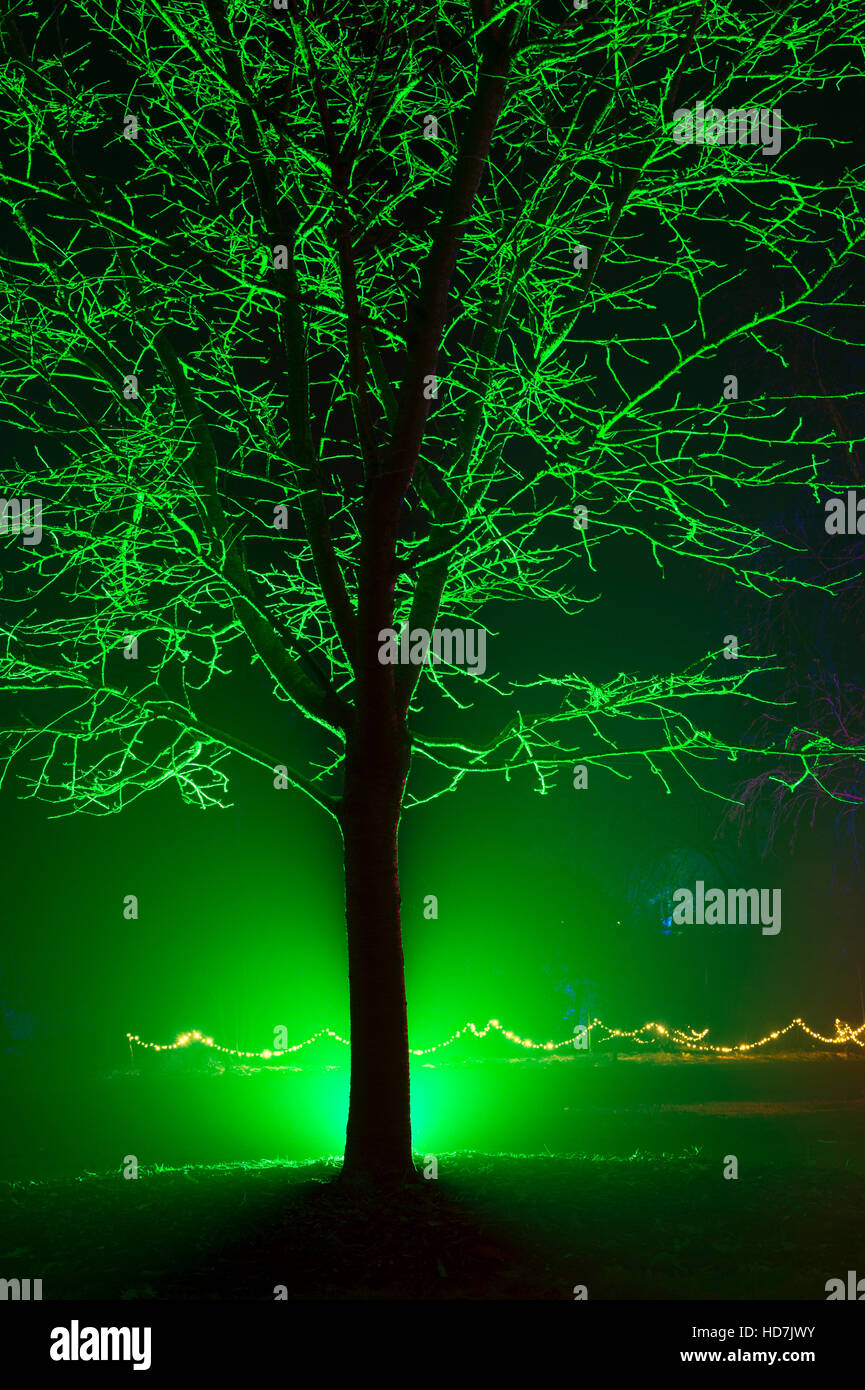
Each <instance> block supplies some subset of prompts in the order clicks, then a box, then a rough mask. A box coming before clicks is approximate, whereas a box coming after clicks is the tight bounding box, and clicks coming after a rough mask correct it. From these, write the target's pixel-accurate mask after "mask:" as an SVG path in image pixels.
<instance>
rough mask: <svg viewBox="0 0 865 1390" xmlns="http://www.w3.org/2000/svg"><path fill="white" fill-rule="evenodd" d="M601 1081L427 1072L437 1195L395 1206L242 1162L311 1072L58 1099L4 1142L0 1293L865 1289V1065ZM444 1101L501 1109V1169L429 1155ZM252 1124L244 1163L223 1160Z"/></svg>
mask: <svg viewBox="0 0 865 1390" xmlns="http://www.w3.org/2000/svg"><path fill="white" fill-rule="evenodd" d="M598 1061H599V1064H598V1065H595V1064H594V1061H593V1060H591V1059H580V1060H579V1062H576V1063H573V1064H569V1063H567V1062H565V1061H564V1060H562V1061H561V1062H559V1063H557V1062H555V1061H553V1060H552V1059H550V1060H546V1059H545V1060H542V1061H535V1060H530V1061H526V1062H522V1061H521V1062H520V1063H518V1064H516V1065H515V1064H509V1063H508V1062H507V1061H499V1062H496V1061H493V1060H489V1061H487V1062H484V1063H482V1064H479V1065H477V1066H474V1067H472V1066H471V1065H463V1066H462V1067H459V1066H456V1067H453V1068H451V1069H450V1071H451V1072H452V1075H450V1077H449V1075H448V1071H449V1069H448V1068H447V1067H442V1068H437V1069H436V1070H437V1071H439V1072H441V1076H440V1077H437V1078H436V1085H435V1086H434V1087H433V1088H432V1092H430V1093H429V1094H427V1097H426V1102H427V1111H428V1114H429V1117H430V1123H429V1128H428V1132H427V1133H426V1135H425V1136H424V1143H423V1147H422V1149H421V1150H420V1151H419V1155H418V1157H419V1162H421V1163H422V1161H423V1156H424V1154H430V1153H434V1155H435V1157H436V1159H437V1162H438V1177H437V1178H436V1179H435V1180H432V1179H430V1180H427V1181H425V1182H424V1183H423V1184H422V1185H420V1186H419V1187H418V1188H416V1189H409V1190H406V1191H404V1192H402V1193H400V1194H398V1195H393V1194H392V1195H391V1196H390V1197H388V1198H387V1199H383V1198H382V1197H380V1196H375V1195H373V1196H371V1197H368V1198H366V1199H364V1198H362V1197H359V1196H357V1195H356V1194H350V1193H345V1192H342V1191H341V1190H340V1189H339V1188H338V1187H337V1186H335V1185H334V1183H333V1181H332V1179H333V1177H334V1175H335V1174H336V1173H337V1172H338V1169H339V1163H338V1161H337V1160H335V1159H331V1160H328V1161H318V1162H312V1163H304V1162H299V1161H297V1160H289V1159H287V1158H285V1156H284V1155H283V1157H282V1158H280V1159H279V1160H276V1161H274V1160H268V1159H265V1158H262V1157H261V1156H260V1155H258V1154H255V1153H253V1152H252V1150H254V1149H256V1148H259V1147H260V1146H261V1145H262V1143H266V1134H265V1131H266V1129H267V1127H268V1125H270V1124H275V1123H276V1122H277V1120H278V1117H279V1115H280V1112H281V1106H280V1105H279V1104H277V1105H270V1106H267V1105H265V1104H264V1101H263V1098H264V1097H265V1096H267V1097H269V1099H270V1101H273V1100H274V1097H275V1096H279V1097H282V1098H283V1099H284V1098H285V1097H286V1096H287V1095H290V1094H291V1091H292V1087H295V1088H296V1087H297V1086H298V1084H299V1078H300V1074H298V1073H283V1074H281V1075H273V1074H270V1075H267V1076H262V1075H260V1074H259V1075H254V1076H243V1077H237V1076H235V1077H233V1078H232V1079H231V1081H230V1087H231V1088H232V1094H231V1096H230V1097H229V1098H228V1099H226V1093H225V1091H224V1090H220V1091H217V1092H214V1089H213V1088H214V1087H221V1086H225V1084H226V1080H225V1078H224V1077H218V1076H214V1075H213V1074H211V1073H208V1072H201V1073H196V1071H195V1069H194V1068H193V1070H192V1071H191V1072H190V1073H189V1074H186V1075H183V1076H181V1075H179V1074H177V1073H172V1074H171V1075H156V1074H151V1075H149V1076H143V1075H137V1076H136V1075H127V1076H126V1077H122V1076H119V1075H115V1076H114V1077H112V1078H110V1080H106V1081H105V1084H104V1086H103V1087H102V1088H101V1089H100V1088H96V1089H95V1090H94V1089H93V1088H92V1087H91V1088H88V1089H86V1091H85V1090H83V1089H82V1091H81V1093H80V1094H78V1095H76V1092H75V1091H74V1088H73V1089H72V1090H71V1091H70V1089H69V1087H68V1086H67V1087H66V1088H65V1090H64V1097H65V1099H64V1101H63V1103H61V1102H60V1099H59V1095H58V1097H57V1104H55V1105H54V1106H53V1107H51V1109H52V1113H51V1115H50V1116H48V1115H45V1114H43V1117H42V1124H41V1132H40V1126H39V1125H35V1126H34V1125H33V1124H31V1125H30V1127H29V1133H27V1134H25V1133H22V1130H21V1127H20V1126H17V1125H15V1124H14V1123H13V1124H12V1125H11V1126H10V1131H7V1132H11V1134H12V1135H13V1136H17V1142H18V1148H17V1151H16V1149H15V1146H14V1144H13V1147H12V1149H11V1150H8V1151H7V1157H6V1169H5V1170H4V1171H5V1176H6V1179H7V1180H6V1181H5V1182H4V1183H3V1184H2V1189H3V1190H2V1214H0V1230H2V1238H0V1266H2V1273H3V1275H4V1276H5V1277H11V1276H12V1275H13V1274H14V1275H16V1276H17V1277H20V1278H26V1277H28V1276H29V1277H31V1278H41V1279H42V1280H43V1297H44V1298H59V1299H67V1298H68V1299H88V1298H126V1299H152V1298H158V1299H184V1298H188V1299H202V1298H204V1299H217V1300H223V1299H225V1300H238V1299H256V1300H272V1299H273V1298H274V1297H275V1296H276V1294H275V1293H274V1290H275V1289H276V1288H277V1287H278V1286H284V1287H285V1290H286V1293H287V1296H288V1298H290V1299H316V1298H336V1299H345V1298H354V1299H358V1298H359V1299H364V1298H366V1299H376V1298H400V1299H406V1298H410V1299H443V1298H444V1299H454V1298H457V1299H497V1298H498V1299H500V1298H531V1299H573V1297H574V1287H575V1286H576V1285H585V1286H586V1287H587V1290H588V1296H589V1298H592V1299H611V1298H634V1299H685V1298H723V1299H784V1298H793V1299H816V1300H824V1299H825V1297H826V1294H825V1284H826V1281H827V1279H830V1278H837V1277H840V1278H843V1279H845V1280H846V1276H847V1271H848V1270H849V1269H857V1270H858V1272H859V1276H860V1277H861V1276H862V1275H865V1250H863V1247H862V1243H861V1232H862V1230H863V1228H865V1221H863V1217H865V1184H863V1175H865V1145H863V1138H865V1059H863V1057H862V1056H861V1055H857V1056H856V1057H851V1058H845V1057H841V1056H837V1055H835V1056H825V1057H824V1056H803V1057H786V1058H785V1057H781V1058H774V1059H770V1060H764V1059H757V1058H749V1059H726V1060H715V1061H712V1062H708V1063H707V1062H705V1061H703V1060H695V1061H691V1062H688V1061H686V1060H684V1059H671V1058H663V1057H657V1056H655V1057H647V1056H643V1057H640V1058H638V1059H636V1058H635V1059H631V1060H629V1059H621V1060H619V1061H618V1062H616V1063H610V1062H607V1061H606V1060H600V1059H598ZM429 1080H430V1077H429V1076H427V1078H426V1081H427V1082H429ZM458 1081H461V1082H462V1085H458V1084H456V1083H457V1082H458ZM418 1088H419V1090H420V1091H421V1092H423V1081H419V1083H418ZM436 1088H438V1090H437V1089H436ZM11 1089H12V1093H13V1102H12V1106H11V1114H12V1118H13V1120H14V1111H15V1096H14V1091H15V1088H14V1086H13V1087H12V1088H11ZM85 1094H86V1096H87V1097H88V1101H89V1107H90V1108H89V1110H88V1109H87V1107H86V1106H85V1107H84V1109H85V1112H86V1113H85V1114H84V1115H82V1114H81V1113H80V1111H81V1106H82V1105H83V1101H82V1097H83V1096H84V1095H85ZM448 1094H451V1095H453V1096H455V1097H459V1098H460V1100H461V1102H465V1100H466V1097H467V1096H468V1099H469V1101H470V1102H471V1103H472V1104H474V1105H476V1104H477V1102H478V1098H479V1097H482V1096H483V1095H487V1097H488V1099H489V1104H488V1106H487V1114H486V1132H487V1134H488V1135H489V1136H490V1137H492V1138H495V1139H497V1140H498V1143H497V1144H496V1147H495V1150H494V1149H493V1146H492V1145H491V1144H489V1143H488V1144H487V1146H486V1150H485V1151H484V1152H479V1151H477V1149H474V1148H472V1149H470V1148H468V1147H464V1148H460V1149H458V1150H450V1149H446V1148H444V1147H443V1146H442V1145H441V1144H439V1145H437V1146H436V1145H434V1142H433V1141H434V1140H435V1139H436V1138H437V1137H438V1136H437V1135H436V1133H435V1130H436V1128H438V1130H439V1133H440V1136H441V1137H444V1136H445V1134H446V1132H447V1130H448V1120H447V1110H446V1107H445V1106H444V1105H441V1104H438V1103H437V1101H438V1100H441V1098H442V1097H443V1096H447V1095H448ZM700 1095H702V1096H704V1097H705V1096H711V1099H700V1098H699V1097H700ZM170 1098H173V1103H172V1104H170V1105H169V1104H168V1101H169V1099H170ZM76 1102H77V1104H78V1106H79V1121H78V1124H77V1125H75V1126H74V1141H75V1142H72V1138H73V1135H72V1132H71V1130H70V1129H69V1128H68V1126H70V1125H72V1124H73V1117H72V1113H71V1112H72V1111H73V1110H74V1108H75V1105H76ZM18 1104H19V1105H21V1106H23V1104H24V1096H23V1094H19V1095H18ZM97 1111H98V1114H97ZM130 1111H134V1113H135V1116H136V1123H137V1130H136V1135H137V1136H139V1137H140V1136H141V1135H144V1134H148V1133H149V1134H150V1135H151V1136H152V1142H151V1143H150V1144H149V1145H148V1147H149V1149H150V1150H151V1151H152V1152H153V1153H154V1154H155V1155H156V1161H154V1162H146V1161H145V1157H146V1155H140V1159H141V1167H140V1169H139V1177H138V1178H137V1179H136V1180H124V1179H123V1178H122V1177H121V1176H120V1170H119V1163H118V1161H115V1162H113V1163H111V1164H110V1165H109V1164H107V1163H104V1159H105V1156H106V1153H107V1152H109V1151H113V1153H115V1154H117V1153H118V1152H119V1158H120V1159H123V1158H124V1157H125V1156H126V1154H128V1153H129V1152H130V1149H131V1145H128V1146H126V1147H124V1145H123V1144H122V1143H120V1139H121V1138H122V1136H123V1135H124V1132H127V1131H128V1130H129V1116H130ZM223 1112H226V1114H227V1117H226V1128H225V1130H224V1131H220V1129H219V1125H218V1124H216V1123H215V1120H214V1116H215V1117H216V1118H218V1117H219V1115H220V1114H222V1113H223ZM8 1113H10V1112H9V1111H7V1114H8ZM244 1114H245V1116H246V1120H247V1122H248V1123H247V1126H246V1128H247V1129H248V1132H249V1135H250V1140H249V1150H250V1151H248V1152H246V1153H241V1154H240V1155H239V1156H240V1157H241V1158H242V1159H243V1160H244V1161H242V1162H237V1161H234V1162H232V1161H230V1160H231V1159H232V1158H234V1157H236V1155H234V1154H232V1153H231V1152H230V1149H231V1147H232V1145H236V1143H237V1138H236V1136H237V1134H238V1133H240V1132H243V1118H244ZM262 1115H264V1117H265V1119H264V1121H263V1120H262ZM204 1116H209V1117H210V1118H211V1121H212V1123H211V1125H210V1128H207V1127H205V1126H203V1125H202V1124H201V1123H200V1121H201V1120H202V1118H203V1117H204ZM509 1116H510V1119H509V1118H508V1117H509ZM457 1119H458V1117H456V1118H455V1119H454V1120H453V1123H457ZM475 1119H477V1116H475ZM82 1121H83V1122H82ZM262 1126H263V1127H262ZM463 1128H464V1132H465V1133H467V1134H469V1135H471V1134H472V1133H473V1132H474V1131H473V1125H472V1124H471V1123H469V1122H468V1115H466V1118H465V1120H464V1122H463ZM529 1129H532V1130H533V1131H534V1133H535V1142H534V1144H531V1145H530V1144H529V1143H528V1142H527V1140H529V1139H530V1138H531V1135H530V1134H529V1132H528V1130H529ZM64 1135H65V1138H66V1141H67V1142H63V1140H64ZM507 1136H509V1142H507V1143H502V1142H501V1141H502V1139H503V1138H506V1137H507ZM282 1138H283V1143H282V1147H283V1148H284V1147H285V1144H284V1135H283V1136H282ZM46 1139H48V1141H49V1142H48V1143H47V1144H46V1143H45V1140H46ZM274 1140H276V1136H275V1135H274ZM40 1141H41V1142H40ZM28 1146H29V1150H30V1153H31V1154H34V1153H36V1151H40V1152H38V1154H37V1161H35V1162H30V1161H29V1160H28ZM279 1147H280V1146H279V1143H277V1142H275V1143H274V1151H276V1150H277V1149H278V1148H279ZM190 1150H194V1151H195V1156H196V1159H197V1161H196V1162H195V1163H194V1164H193V1163H191V1162H190V1161H189V1157H190V1154H189V1151H190ZM54 1155H56V1157H55V1156H54ZM730 1155H735V1156H736V1158H737V1160H738V1167H739V1176H738V1178H737V1179H735V1180H734V1179H725V1178H724V1176H723V1173H724V1168H725V1165H726V1166H728V1167H729V1158H728V1156H730ZM178 1162H179V1163H180V1164H182V1166H168V1165H174V1164H177V1163H178ZM103 1163H104V1167H103V1169H102V1171H101V1172H100V1171H93V1170H94V1169H98V1168H99V1167H100V1166H101V1165H102V1164H103ZM109 1168H110V1171H106V1170H108V1169H109ZM87 1169H90V1171H89V1172H88V1171H86V1170H87ZM40 1170H41V1171H40Z"/></svg>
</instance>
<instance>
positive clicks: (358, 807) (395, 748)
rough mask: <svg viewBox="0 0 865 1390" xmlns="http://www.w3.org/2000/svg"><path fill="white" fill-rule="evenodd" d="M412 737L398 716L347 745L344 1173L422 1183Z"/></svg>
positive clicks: (357, 1179)
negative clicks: (411, 1004)
mask: <svg viewBox="0 0 865 1390" xmlns="http://www.w3.org/2000/svg"><path fill="white" fill-rule="evenodd" d="M408 765H409V751H408V737H407V734H406V733H405V730H404V727H402V728H400V727H399V726H397V725H395V723H394V722H393V721H392V720H390V719H377V720H375V721H374V722H372V723H371V724H370V723H367V724H366V725H365V726H360V727H356V728H355V729H354V730H353V731H352V733H351V735H350V737H349V741H348V747H347V751H346V767H345V790H344V796H343V804H342V813H341V823H342V830H343V841H344V846H345V898H346V928H347V933H348V969H349V999H350V1010H351V1091H350V1097H349V1109H348V1128H347V1131H346V1147H345V1161H344V1164H343V1169H342V1178H343V1180H345V1181H351V1182H354V1183H371V1184H373V1183H374V1184H376V1185H382V1184H385V1183H400V1182H407V1181H416V1180H417V1179H418V1173H417V1170H416V1169H415V1167H414V1164H413V1163H412V1153H411V1110H410V1095H409V1052H408V1015H407V1008H406V995H405V969H404V963H403V951H402V934H401V924H400V893H399V877H398V867H397V833H398V827H399V818H400V808H401V805H402V795H403V789H404V787H405V780H406V776H407V774H408Z"/></svg>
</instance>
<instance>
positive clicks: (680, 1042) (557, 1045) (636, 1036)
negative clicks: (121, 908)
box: [126, 1018, 865, 1061]
mask: <svg viewBox="0 0 865 1390" xmlns="http://www.w3.org/2000/svg"><path fill="white" fill-rule="evenodd" d="M587 1026H588V1027H589V1028H591V1029H597V1028H600V1029H602V1030H603V1032H604V1034H605V1035H606V1037H608V1038H627V1039H628V1040H629V1041H631V1042H636V1043H638V1044H640V1045H641V1046H645V1045H646V1044H648V1043H649V1042H650V1041H651V1036H649V1037H646V1036H644V1034H649V1035H652V1034H654V1036H655V1038H664V1039H668V1040H669V1041H670V1042H672V1043H674V1044H675V1045H676V1046H678V1047H681V1048H682V1050H683V1051H685V1052H713V1053H716V1054H723V1055H725V1056H726V1055H732V1054H733V1053H735V1052H753V1051H754V1049H755V1048H758V1047H765V1045H766V1043H770V1042H775V1041H776V1040H777V1039H778V1038H783V1037H784V1036H785V1035H786V1034H787V1033H789V1032H790V1031H791V1029H793V1028H801V1030H802V1032H803V1033H807V1035H808V1037H809V1038H813V1039H815V1040H816V1041H818V1042H823V1043H829V1044H830V1045H831V1046H833V1047H847V1046H849V1045H850V1044H851V1043H853V1044H854V1045H855V1046H856V1047H865V1040H863V1037H862V1035H863V1034H865V1023H861V1024H860V1025H859V1027H858V1028H853V1027H852V1026H851V1025H850V1024H849V1023H843V1022H842V1021H841V1019H838V1018H836V1020H835V1032H834V1034H833V1036H831V1037H828V1036H827V1035H826V1034H824V1033H818V1032H817V1031H816V1029H814V1028H809V1027H808V1024H807V1023H805V1022H804V1021H803V1020H802V1019H801V1018H794V1019H792V1020H791V1021H790V1023H788V1024H787V1026H786V1028H777V1029H775V1031H774V1032H772V1033H767V1034H766V1036H765V1037H763V1038H757V1039H756V1041H754V1042H740V1043H736V1044H735V1045H733V1046H729V1047H727V1046H724V1045H722V1044H720V1043H710V1042H705V1041H704V1039H705V1038H706V1036H707V1034H708V1032H709V1029H708V1028H704V1029H703V1030H702V1032H697V1031H696V1029H693V1028H687V1029H686V1028H667V1027H666V1026H665V1025H664V1024H663V1023H644V1024H643V1026H642V1028H635V1029H634V1030H633V1031H631V1032H629V1031H627V1030H625V1029H622V1028H609V1027H608V1026H607V1025H606V1024H605V1023H602V1022H601V1020H600V1019H598V1018H596V1019H593V1020H592V1022H591V1023H590V1024H588V1025H587ZM491 1029H494V1030H495V1031H496V1032H497V1033H500V1034H501V1035H502V1037H504V1038H507V1040H508V1042H512V1043H514V1044H515V1045H516V1046H517V1047H522V1048H526V1049H527V1050H529V1051H532V1052H558V1051H560V1050H561V1049H562V1048H565V1047H570V1048H573V1046H574V1039H573V1038H565V1039H563V1041H562V1042H545V1043H540V1042H533V1041H532V1039H531V1038H522V1037H520V1035H519V1033H514V1032H512V1031H511V1030H510V1029H509V1028H505V1027H504V1026H503V1024H501V1023H500V1022H499V1020H498V1019H497V1018H491V1019H490V1020H489V1022H488V1023H487V1024H485V1025H484V1027H483V1028H477V1027H475V1025H474V1023H466V1024H465V1025H464V1026H463V1027H462V1028H458V1029H457V1031H456V1032H455V1033H452V1034H451V1036H450V1037H449V1038H445V1039H443V1041H442V1042H439V1043H434V1044H433V1046H432V1047H412V1048H410V1049H409V1051H410V1052H411V1055H412V1056H413V1057H428V1056H430V1055H431V1053H433V1052H440V1051H441V1049H442V1048H444V1047H451V1046H452V1044H453V1043H455V1042H457V1041H458V1039H459V1038H462V1037H465V1036H466V1034H471V1035H472V1036H473V1037H475V1038H478V1039H481V1038H485V1037H487V1035H488V1034H489V1032H490V1030H491ZM126 1036H127V1038H128V1039H129V1042H130V1043H134V1044H135V1046H136V1047H142V1048H147V1049H148V1050H150V1051H152V1052H175V1051H177V1049H178V1048H181V1047H188V1046H189V1044H190V1043H194V1042H200V1043H202V1044H203V1046H204V1047H209V1048H212V1049H213V1051H214V1052H221V1053H222V1054H223V1056H230V1057H257V1058H260V1059H262V1060H264V1061H270V1059H271V1058H274V1057H286V1056H288V1055H289V1054H290V1053H293V1052H300V1050H301V1048H304V1047H310V1046H311V1045H312V1044H313V1043H315V1042H318V1040H319V1038H325V1037H327V1038H332V1039H333V1040H334V1042H338V1043H342V1045H343V1046H344V1047H350V1046H351V1043H350V1041H349V1039H348V1038H343V1037H341V1036H340V1034H339V1033H335V1032H334V1031H333V1029H332V1028H320V1029H319V1031H318V1032H317V1033H313V1034H312V1036H311V1037H309V1038H305V1039H304V1040H303V1042H298V1043H293V1044H292V1045H291V1046H290V1047H283V1048H277V1047H273V1048H270V1047H268V1048H265V1049H264V1050H263V1051H261V1052H249V1051H244V1050H243V1049H242V1048H236V1047H222V1046H221V1045H220V1044H219V1043H216V1042H214V1041H213V1038H209V1037H205V1035H204V1034H202V1033H200V1032H198V1031H195V1032H189V1033H180V1034H179V1035H178V1037H177V1040H176V1041H175V1042H173V1043H154V1042H142V1040H141V1038H140V1037H139V1036H138V1034H137V1033H127V1034H126Z"/></svg>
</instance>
